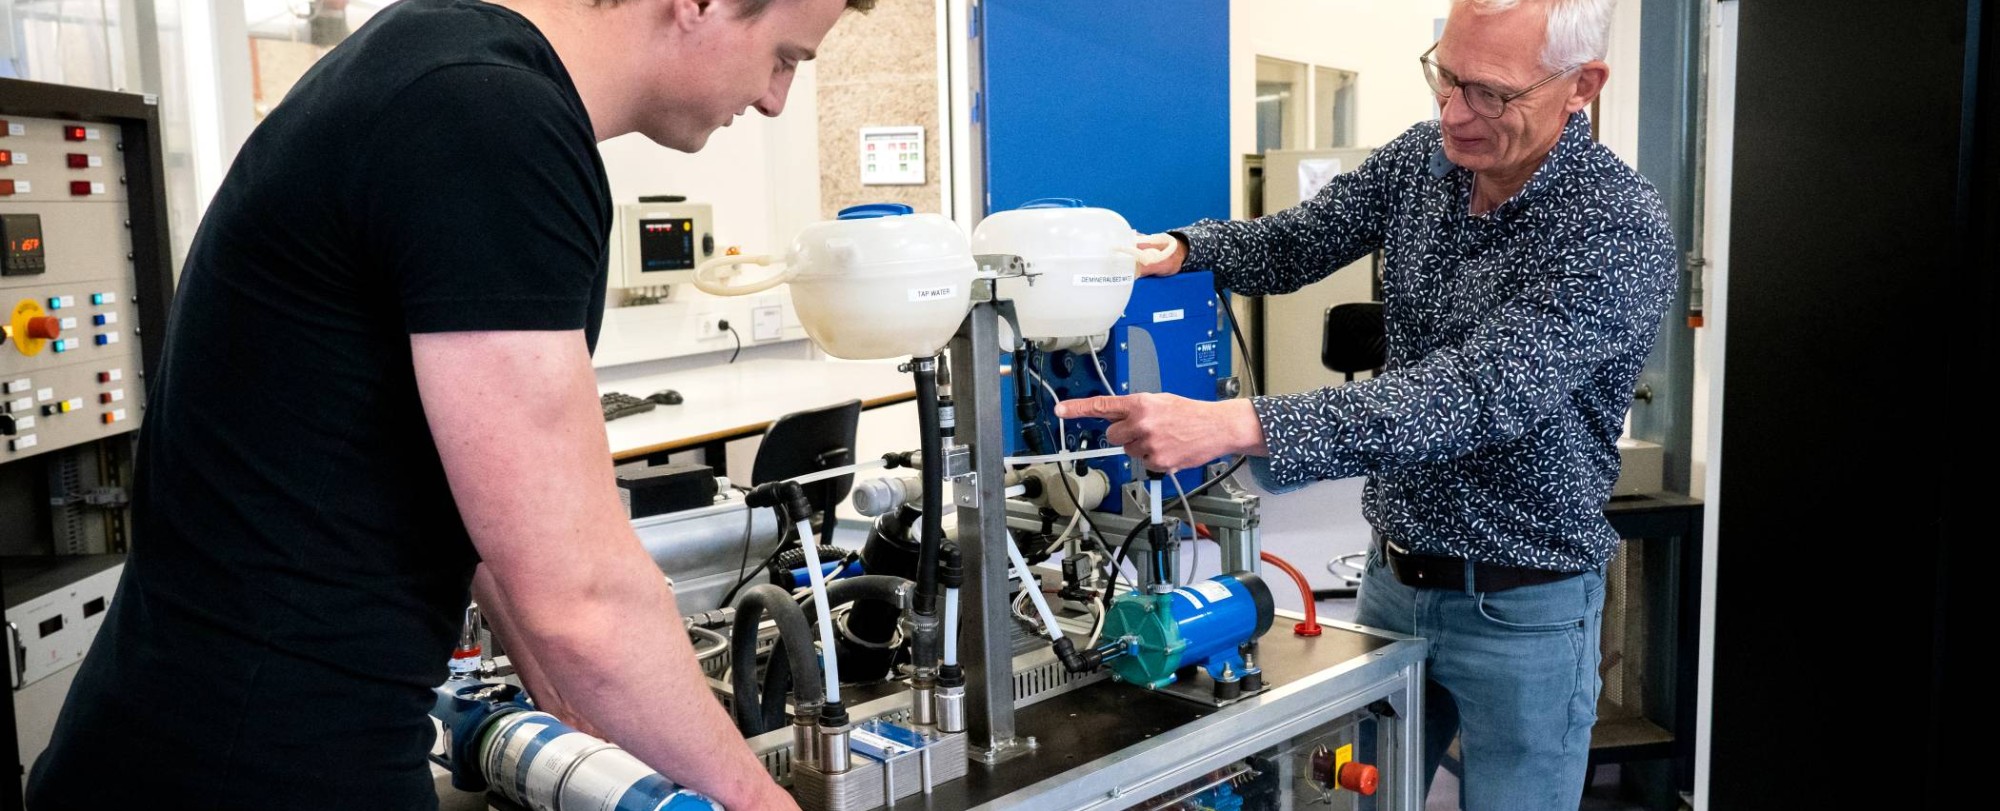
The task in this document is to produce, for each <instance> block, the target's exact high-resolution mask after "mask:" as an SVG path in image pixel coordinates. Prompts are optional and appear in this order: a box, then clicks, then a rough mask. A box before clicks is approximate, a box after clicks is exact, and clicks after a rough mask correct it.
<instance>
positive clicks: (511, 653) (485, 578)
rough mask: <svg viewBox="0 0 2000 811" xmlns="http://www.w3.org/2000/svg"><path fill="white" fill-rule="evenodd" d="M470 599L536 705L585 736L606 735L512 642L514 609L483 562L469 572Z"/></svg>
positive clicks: (532, 655) (524, 649)
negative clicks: (572, 704)
mask: <svg viewBox="0 0 2000 811" xmlns="http://www.w3.org/2000/svg"><path fill="white" fill-rule="evenodd" d="M472 599H473V601H474V602H477V603H479V606H480V613H481V614H482V615H483V616H485V617H486V624H487V625H488V626H491V627H492V629H493V636H494V638H496V639H499V640H500V641H501V642H502V643H504V645H505V647H506V650H507V663H508V664H510V665H513V666H514V673H515V675H516V676H518V677H519V678H520V679H521V685H522V686H524V687H526V688H527V690H528V695H531V696H534V698H535V707H536V708H537V709H540V710H542V711H544V712H547V713H549V714H550V715H553V716H555V717H557V718H560V719H562V720H563V722H564V723H566V724H569V725H570V726H573V727H576V728H577V730H578V731H580V732H582V733H584V734H586V735H594V736H596V737H599V738H602V737H605V734H604V731H603V730H600V729H598V728H597V725H596V724H593V723H591V722H590V719H588V718H585V717H584V716H583V713H581V712H579V711H577V709H576V708H575V707H573V706H571V705H570V704H569V702H567V701H564V700H563V697H562V691H561V690H560V689H558V688H557V687H556V685H555V682H554V681H553V680H552V679H550V678H549V677H548V675H547V673H546V672H545V671H543V670H542V666H541V663H540V662H538V661H536V660H535V652H534V651H533V650H530V649H529V648H527V647H526V646H523V645H515V644H514V638H515V637H514V631H513V628H514V621H513V619H512V618H510V617H509V616H508V613H509V612H510V611H512V610H513V609H512V607H510V606H508V605H507V601H506V598H505V596H504V595H502V594H501V593H500V586H499V585H498V584H496V583H494V582H493V575H492V573H490V572H488V571H487V570H486V567H485V566H484V565H481V566H480V567H479V568H478V569H477V570H476V571H474V572H473V574H472Z"/></svg>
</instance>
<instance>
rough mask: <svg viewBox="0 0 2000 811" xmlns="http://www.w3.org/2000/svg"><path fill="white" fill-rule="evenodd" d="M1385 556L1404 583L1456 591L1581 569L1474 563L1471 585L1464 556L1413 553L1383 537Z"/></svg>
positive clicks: (1536, 581)
mask: <svg viewBox="0 0 2000 811" xmlns="http://www.w3.org/2000/svg"><path fill="white" fill-rule="evenodd" d="M1381 549H1382V557H1383V559H1385V560H1387V561H1388V563H1389V571H1391V572H1395V573H1396V579H1397V580H1400V581H1402V583H1403V585H1406V586H1410V587H1412V588H1420V589H1452V590H1454V591H1486V592H1492V591H1506V590H1508V589H1517V588H1520V587H1522V586H1539V585H1542V584H1544V583H1555V582H1559V581H1563V580H1568V579H1570V578H1572V577H1575V576H1577V575H1580V574H1583V573H1582V572H1556V571H1550V570H1548V569H1526V568H1522V567H1519V566H1502V565H1500V564H1497V563H1479V562H1474V563H1473V564H1472V585H1471V587H1469V588H1468V587H1467V585H1466V582H1465V572H1466V566H1465V559H1464V558H1453V557H1446V556H1443V555H1413V554H1411V553H1409V552H1407V551H1404V549H1403V548H1402V547H1400V546H1397V545H1396V544H1395V543H1394V542H1393V541H1388V540H1383V541H1382V546H1381Z"/></svg>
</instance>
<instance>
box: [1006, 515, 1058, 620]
mask: <svg viewBox="0 0 2000 811" xmlns="http://www.w3.org/2000/svg"><path fill="white" fill-rule="evenodd" d="M1007 557H1008V558H1010V559H1012V560H1013V561H1014V572H1015V573H1016V574H1018V575H1020V576H1021V588H1022V590H1024V591H1026V592H1028V599H1031V600H1033V601H1034V602H1035V611H1036V612H1037V613H1039V614H1041V617H1042V627H1043V628H1046V629H1048V632H1049V641H1051V642H1059V641H1061V640H1062V629H1061V628H1057V627H1056V614H1055V612H1054V611H1050V610H1049V601H1048V600H1046V599H1043V598H1042V586H1041V584H1040V583H1037V582H1035V576H1034V574H1032V573H1030V572H1029V571H1028V561H1027V560H1025V559H1023V558H1022V557H1021V550H1020V548H1019V547H1016V546H1015V545H1014V539H1013V538H1011V537H1010V538H1008V539H1007Z"/></svg>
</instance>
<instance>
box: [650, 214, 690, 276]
mask: <svg viewBox="0 0 2000 811" xmlns="http://www.w3.org/2000/svg"><path fill="white" fill-rule="evenodd" d="M694 263H695V225H694V220H693V219H692V218H683V217H655V218H647V219H642V220H640V221H639V272H640V273H654V272H658V271H665V270H693V269H694Z"/></svg>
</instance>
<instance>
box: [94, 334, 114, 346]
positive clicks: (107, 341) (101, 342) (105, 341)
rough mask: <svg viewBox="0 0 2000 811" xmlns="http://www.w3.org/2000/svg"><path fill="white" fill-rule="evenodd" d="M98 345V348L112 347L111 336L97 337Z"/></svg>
mask: <svg viewBox="0 0 2000 811" xmlns="http://www.w3.org/2000/svg"><path fill="white" fill-rule="evenodd" d="M97 345H98V346H110V345H111V336H109V335H99V336H97Z"/></svg>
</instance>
